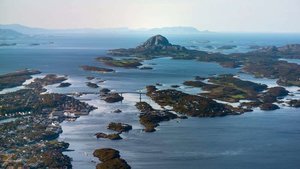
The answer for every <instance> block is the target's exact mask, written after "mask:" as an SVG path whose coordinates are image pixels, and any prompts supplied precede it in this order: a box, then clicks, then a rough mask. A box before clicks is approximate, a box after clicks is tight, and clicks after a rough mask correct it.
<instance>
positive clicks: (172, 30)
mask: <svg viewBox="0 0 300 169" xmlns="http://www.w3.org/2000/svg"><path fill="white" fill-rule="evenodd" d="M0 29H2V30H12V31H16V32H19V33H21V34H28V35H37V34H199V33H208V32H209V31H199V30H198V29H196V28H194V27H184V26H182V27H181V26H180V27H162V28H152V29H129V28H99V29H95V28H82V29H45V28H33V27H28V26H24V25H19V24H9V25H0ZM0 34H2V32H0Z"/></svg>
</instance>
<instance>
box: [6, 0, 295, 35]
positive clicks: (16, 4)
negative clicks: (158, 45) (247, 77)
mask: <svg viewBox="0 0 300 169" xmlns="http://www.w3.org/2000/svg"><path fill="white" fill-rule="evenodd" d="M299 20H300V0H0V24H22V25H27V26H32V27H42V28H58V29H65V28H115V27H129V28H154V27H169V26H192V27H195V28H197V29H199V30H209V31H217V32H298V33H299V32H300V22H299Z"/></svg>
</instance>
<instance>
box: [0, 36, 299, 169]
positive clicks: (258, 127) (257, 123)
mask: <svg viewBox="0 0 300 169" xmlns="http://www.w3.org/2000/svg"><path fill="white" fill-rule="evenodd" d="M145 38H146V37H144V36H138V37H128V36H125V37H117V36H115V37H97V36H94V37H83V36H76V37H70V36H66V37H52V36H51V37H35V38H31V39H22V40H19V41H18V45H16V46H13V47H4V48H0V73H7V72H10V71H14V70H19V69H22V68H33V69H39V70H41V71H42V72H43V74H46V73H56V74H59V75H67V76H68V80H67V81H68V82H70V83H71V84H72V85H71V86H70V87H67V88H57V84H56V85H51V86H48V87H47V89H48V92H60V93H70V92H76V91H80V92H84V91H94V92H96V91H97V90H99V89H91V88H88V87H87V86H86V84H85V83H86V82H88V80H87V79H86V77H87V76H95V77H96V78H97V79H94V80H93V82H97V81H98V80H105V81H104V82H103V83H98V84H99V85H100V86H101V87H108V88H110V89H113V90H116V91H124V92H126V91H138V90H143V89H144V88H145V86H146V85H150V84H155V83H162V84H163V85H162V86H161V87H160V88H170V86H171V85H180V87H179V88H178V90H182V91H184V92H187V93H199V92H201V90H200V89H198V88H191V87H187V86H183V85H182V83H183V82H184V81H185V80H192V79H193V78H194V76H204V77H207V76H211V75H214V74H224V73H233V74H238V75H239V76H240V78H241V79H246V80H251V81H255V82H259V83H264V84H268V85H269V86H270V87H271V86H276V79H263V78H254V77H253V76H252V75H249V74H244V73H239V71H240V70H239V69H229V68H222V67H221V66H219V65H218V64H216V63H205V62H196V61H194V60H173V59H171V58H168V57H165V58H159V59H154V60H147V61H144V62H143V64H145V65H150V66H151V67H153V68H154V69H153V70H136V69H123V68H115V69H116V73H107V74H97V73H91V72H85V71H83V70H81V69H80V66H81V65H96V66H101V67H102V66H103V67H106V66H105V65H102V64H101V63H98V62H96V61H95V60H94V58H95V57H97V56H103V55H105V50H106V49H110V48H119V47H134V46H136V45H138V44H140V43H141V42H142V41H144V39H145ZM169 39H170V41H171V43H174V44H181V45H185V46H187V47H189V46H192V45H193V46H196V47H197V48H199V49H203V48H204V47H205V45H207V44H210V45H213V46H222V45H228V44H235V45H237V46H238V47H237V48H235V49H232V50H228V51H222V52H224V53H229V52H236V51H247V50H250V49H249V46H250V45H268V46H269V45H277V46H278V45H284V44H287V43H300V36H289V35H284V36H283V35H282V36H279V35H278V36H270V35H255V36H250V35H217V34H210V35H203V36H199V37H170V38H169ZM35 42H39V43H40V44H41V45H39V46H30V45H28V44H30V43H35ZM49 42H54V43H51V44H50V43H49ZM214 51H216V50H214ZM43 74H42V75H43ZM288 90H289V91H292V92H294V93H296V96H297V97H298V95H299V92H298V93H297V90H299V88H295V87H293V88H288ZM123 96H124V97H125V100H124V101H123V102H122V103H114V104H107V103H105V102H104V101H102V100H101V99H100V98H99V96H97V95H83V96H82V97H81V99H91V100H88V101H86V102H88V103H90V104H92V105H94V106H97V107H98V109H97V110H94V111H92V112H91V113H90V114H89V115H87V116H82V117H80V118H78V119H77V120H76V121H75V122H63V123H62V128H63V133H62V134H61V136H60V138H59V139H60V140H64V141H66V142H69V143H70V149H73V150H75V151H69V152H65V154H67V155H69V156H70V157H72V158H73V162H72V164H73V167H74V168H78V169H81V168H94V167H95V165H96V163H98V159H95V158H94V157H92V152H93V151H94V150H95V149H96V148H101V147H112V148H116V149H118V150H119V151H120V152H121V156H122V158H124V159H126V161H127V162H128V163H129V164H130V165H131V166H132V168H137V169H139V168H142V169H147V168H149V169H150V168H174V169H177V168H178V169H181V168H208V169H209V168H228V169H231V168H249V169H250V168H251V169H252V168H272V169H273V168H278V169H281V168H298V167H299V166H300V157H299V154H300V145H299V143H298V142H299V139H300V126H299V122H300V113H299V110H298V109H293V108H287V107H283V108H282V109H280V110H276V111H270V112H262V111H260V110H257V109H256V110H255V111H254V112H251V113H246V114H243V115H239V116H227V117H222V118H189V119H187V120H173V121H169V122H164V123H161V125H160V126H159V127H158V131H156V132H154V133H144V132H143V131H142V129H143V126H141V125H140V124H139V122H138V113H139V112H138V111H137V110H136V108H135V107H134V104H135V103H136V102H137V101H139V96H138V95H136V94H124V95H123ZM294 97H295V96H294ZM142 100H143V101H147V102H149V103H151V105H153V106H154V107H156V108H159V107H158V106H157V105H156V104H155V103H153V102H152V101H151V100H149V98H147V97H146V96H143V97H142ZM116 109H121V110H122V111H123V112H122V113H119V114H116V113H112V111H113V110H116ZM112 121H116V122H124V123H128V124H131V125H133V130H132V131H130V132H128V133H124V134H122V137H123V138H124V139H123V140H119V141H111V140H104V139H96V138H95V136H94V134H95V133H97V132H110V131H108V130H107V129H106V126H107V125H108V123H109V122H112Z"/></svg>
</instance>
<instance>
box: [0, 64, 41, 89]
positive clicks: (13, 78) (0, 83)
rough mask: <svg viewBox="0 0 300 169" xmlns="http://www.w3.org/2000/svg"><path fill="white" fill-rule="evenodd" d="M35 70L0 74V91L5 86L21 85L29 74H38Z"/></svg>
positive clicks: (29, 77) (28, 77)
mask: <svg viewBox="0 0 300 169" xmlns="http://www.w3.org/2000/svg"><path fill="white" fill-rule="evenodd" d="M40 73H41V72H40V71H37V70H30V69H25V70H20V71H16V72H12V73H7V74H4V75H0V91H1V90H3V89H5V88H12V87H17V86H21V85H22V84H23V83H24V82H25V81H26V80H28V79H31V78H32V76H31V75H35V74H40Z"/></svg>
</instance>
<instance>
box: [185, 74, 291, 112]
mask: <svg viewBox="0 0 300 169" xmlns="http://www.w3.org/2000/svg"><path fill="white" fill-rule="evenodd" d="M208 82H209V83H205V82H203V81H201V80H194V81H185V82H184V83H183V84H184V85H186V86H192V87H199V88H201V89H202V90H203V91H206V92H203V93H200V95H201V96H204V97H207V98H211V99H217V100H221V101H225V102H230V103H236V102H239V101H242V100H248V102H242V103H241V105H240V108H246V109H248V110H251V108H253V107H260V108H261V109H262V110H274V109H278V108H279V107H278V106H276V105H274V104H273V103H275V102H277V103H279V99H280V98H282V97H284V96H287V95H288V94H289V92H288V91H287V90H286V89H285V88H283V87H279V86H278V87H271V88H267V86H266V85H262V84H257V83H253V82H250V81H245V80H240V79H238V78H237V77H234V76H233V75H230V74H229V75H228V74H227V75H219V76H213V77H209V78H208Z"/></svg>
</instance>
